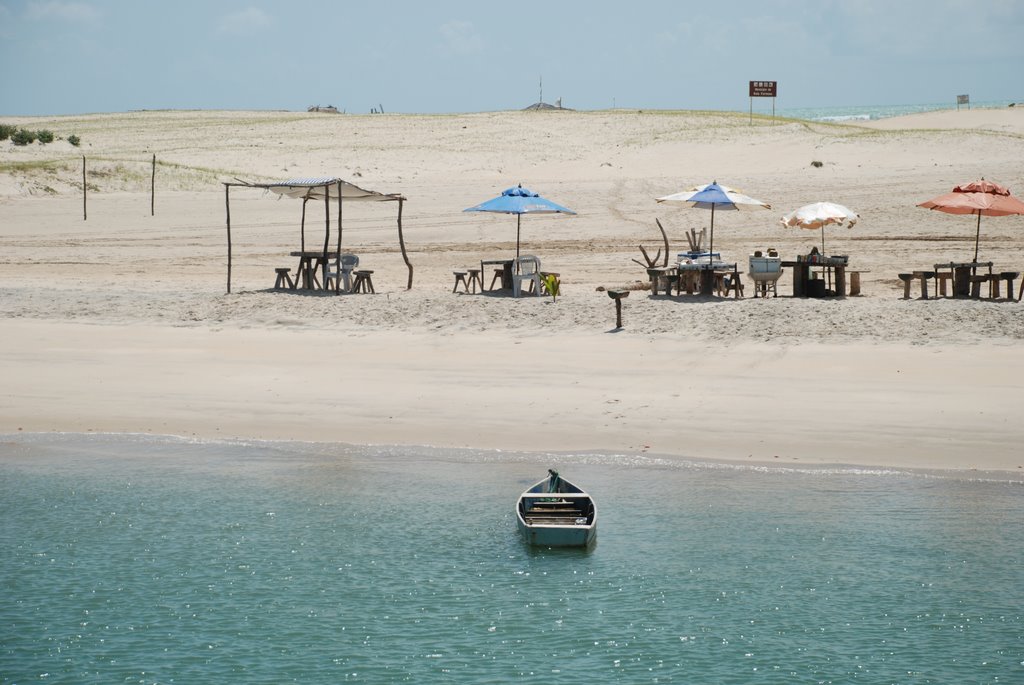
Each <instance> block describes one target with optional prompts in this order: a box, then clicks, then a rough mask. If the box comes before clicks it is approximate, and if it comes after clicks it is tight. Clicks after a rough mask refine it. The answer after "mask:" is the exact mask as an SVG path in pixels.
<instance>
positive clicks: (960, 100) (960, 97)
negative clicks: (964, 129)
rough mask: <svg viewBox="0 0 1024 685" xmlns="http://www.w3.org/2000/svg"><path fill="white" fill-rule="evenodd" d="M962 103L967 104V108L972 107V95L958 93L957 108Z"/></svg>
mask: <svg viewBox="0 0 1024 685" xmlns="http://www.w3.org/2000/svg"><path fill="white" fill-rule="evenodd" d="M960 105H967V109H970V108H971V96H970V95H957V96H956V108H957V109H958V110H959V109H960Z"/></svg>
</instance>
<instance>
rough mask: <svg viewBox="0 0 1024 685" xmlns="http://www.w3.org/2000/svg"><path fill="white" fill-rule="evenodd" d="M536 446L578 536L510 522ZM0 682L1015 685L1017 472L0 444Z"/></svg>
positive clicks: (1018, 640) (1019, 600)
mask: <svg viewBox="0 0 1024 685" xmlns="http://www.w3.org/2000/svg"><path fill="white" fill-rule="evenodd" d="M549 466H552V467H555V468H558V469H560V470H561V472H562V474H563V475H564V476H566V477H567V478H569V479H570V480H574V481H575V482H577V483H578V484H580V485H582V486H584V487H585V488H586V489H588V490H589V491H590V492H591V494H592V495H594V497H595V499H596V501H597V504H598V507H599V520H600V522H599V533H598V542H597V545H596V547H594V548H593V549H592V550H590V551H589V552H588V551H582V550H561V551H550V550H543V549H540V550H535V549H530V548H527V547H526V546H524V544H523V543H522V542H521V540H520V539H519V538H518V537H517V533H516V528H515V521H514V517H513V513H512V512H513V505H514V502H515V498H516V496H517V495H518V494H519V492H520V491H522V490H523V489H525V488H526V487H527V486H528V485H530V484H531V483H533V482H534V481H536V480H539V479H540V478H542V477H543V476H544V475H545V473H546V469H547V468H548V467H549ZM0 503H2V504H0V507H2V510H0V513H2V517H0V545H2V549H3V550H4V553H3V555H0V583H2V587H3V599H2V602H0V682H3V683H30V682H46V683H224V682H239V683H284V682H298V683H342V682H352V683H400V682H409V683H442V682H466V683H511V682H517V683H518V682H526V683H578V682H586V681H588V680H590V681H593V682H622V683H851V682H864V683H1021V682H1024V526H1022V525H1021V522H1022V521H1024V486H1021V485H1020V484H1019V483H1016V484H1015V483H1011V482H1000V481H999V480H998V479H989V480H972V479H970V478H951V477H935V476H929V475H925V474H912V473H904V472H899V471H885V470H880V471H865V470H857V469H829V470H813V469H808V470H802V471H799V470H793V469H788V470H786V469H774V470H768V469H755V468H749V467H730V466H721V465H712V464H700V463H688V462H674V461H667V460H659V459H655V458H646V457H622V456H618V457H617V456H613V455H598V454H594V455H582V454H579V455H568V454H565V455H535V454H512V453H498V452H474V451H440V450H427V449H406V448H401V449H400V448H365V447H364V448H354V447H345V446H329V445H305V444H291V443H289V444H270V443H260V444H251V445H246V444H241V443H195V442H186V441H178V440H170V439H167V440H164V439H155V438H144V437H112V436H80V435H79V436H57V435H54V436H8V437H7V438H6V440H4V441H2V442H0Z"/></svg>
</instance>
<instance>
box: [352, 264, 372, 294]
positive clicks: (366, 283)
mask: <svg viewBox="0 0 1024 685" xmlns="http://www.w3.org/2000/svg"><path fill="white" fill-rule="evenodd" d="M352 273H353V274H355V278H354V279H353V281H352V292H354V293H376V292H377V291H376V290H374V289H373V278H372V276H373V272H372V271H368V270H365V269H364V270H363V271H353V272H352Z"/></svg>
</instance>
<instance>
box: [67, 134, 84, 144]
mask: <svg viewBox="0 0 1024 685" xmlns="http://www.w3.org/2000/svg"><path fill="white" fill-rule="evenodd" d="M68 142H69V143H71V144H72V145H74V146H75V147H78V146H79V145H81V144H82V139H81V138H79V137H78V136H76V135H75V134H74V133H72V134H71V135H70V136H68Z"/></svg>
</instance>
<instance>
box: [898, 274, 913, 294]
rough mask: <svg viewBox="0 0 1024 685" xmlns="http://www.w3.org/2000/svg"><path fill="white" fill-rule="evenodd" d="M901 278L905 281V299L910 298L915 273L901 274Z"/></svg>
mask: <svg viewBox="0 0 1024 685" xmlns="http://www.w3.org/2000/svg"><path fill="white" fill-rule="evenodd" d="M899 277H900V280H901V281H903V299H904V300H909V299H910V284H911V283H912V282H913V281H914V274H899Z"/></svg>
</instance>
